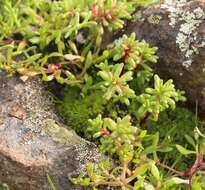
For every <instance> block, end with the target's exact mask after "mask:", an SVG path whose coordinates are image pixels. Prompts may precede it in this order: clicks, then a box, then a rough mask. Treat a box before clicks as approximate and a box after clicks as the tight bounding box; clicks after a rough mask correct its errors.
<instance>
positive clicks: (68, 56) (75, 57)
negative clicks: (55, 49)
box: [64, 54, 80, 61]
mask: <svg viewBox="0 0 205 190" xmlns="http://www.w3.org/2000/svg"><path fill="white" fill-rule="evenodd" d="M64 58H65V59H66V60H69V61H74V60H76V59H80V56H79V55H73V54H65V55H64Z"/></svg>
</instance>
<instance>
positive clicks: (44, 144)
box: [0, 72, 99, 190]
mask: <svg viewBox="0 0 205 190" xmlns="http://www.w3.org/2000/svg"><path fill="white" fill-rule="evenodd" d="M51 99H52V97H51V96H50V95H49V94H48V92H47V91H46V90H45V89H44V87H43V85H42V84H41V82H40V80H38V79H37V80H33V79H32V80H31V81H28V82H26V83H23V82H21V81H20V80H19V79H18V77H7V76H6V75H5V74H4V73H2V72H0V181H1V182H4V183H8V184H9V185H10V187H11V189H12V190H37V189H39V190H48V189H50V188H49V185H48V181H47V174H48V175H49V176H51V177H52V179H53V182H54V183H55V185H56V188H57V189H58V190H77V189H81V188H80V187H74V186H73V185H72V184H71V183H70V182H69V179H68V178H69V176H73V175H74V176H75V175H78V173H79V172H80V171H82V170H83V168H84V166H85V163H86V162H88V161H96V160H98V159H99V154H98V152H97V150H96V148H95V147H94V145H92V144H91V143H88V142H86V141H85V140H83V139H81V138H80V137H79V136H77V135H76V134H75V132H73V131H72V130H67V129H65V128H63V124H62V123H61V121H60V120H59V118H58V117H57V116H56V114H55V112H54V111H53V110H54V109H53V106H52V100H51ZM49 126H50V128H49ZM61 134H62V135H61Z"/></svg>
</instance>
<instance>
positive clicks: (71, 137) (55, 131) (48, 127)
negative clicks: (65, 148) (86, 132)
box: [43, 119, 82, 144]
mask: <svg viewBox="0 0 205 190" xmlns="http://www.w3.org/2000/svg"><path fill="white" fill-rule="evenodd" d="M43 131H44V132H45V133H46V134H47V135H48V136H50V137H52V139H53V140H54V141H56V142H58V143H61V144H68V143H73V142H75V143H76V144H78V143H81V142H82V139H81V138H80V137H79V136H77V135H76V134H75V132H74V131H72V130H68V129H66V128H64V127H62V126H60V125H59V124H57V122H56V121H55V120H53V119H47V120H45V121H44V125H43Z"/></svg>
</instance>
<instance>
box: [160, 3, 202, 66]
mask: <svg viewBox="0 0 205 190" xmlns="http://www.w3.org/2000/svg"><path fill="white" fill-rule="evenodd" d="M186 3H188V1H187V0H178V1H173V0H169V1H166V2H165V4H164V5H163V7H164V8H167V9H168V10H169V11H170V14H169V18H170V23H169V24H170V26H171V27H172V28H176V27H179V32H178V34H177V36H176V44H177V46H178V47H179V49H180V51H181V52H182V54H183V59H184V61H183V66H184V67H186V68H189V67H190V66H191V64H192V62H193V58H194V55H196V54H198V53H199V48H202V47H205V39H203V37H200V35H199V33H198V28H199V27H200V25H201V24H202V23H203V22H204V21H205V12H204V10H203V9H202V8H201V7H197V8H195V9H193V10H188V9H186V8H185V7H184V6H185V5H186Z"/></svg>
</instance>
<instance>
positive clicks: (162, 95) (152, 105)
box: [137, 75, 185, 121]
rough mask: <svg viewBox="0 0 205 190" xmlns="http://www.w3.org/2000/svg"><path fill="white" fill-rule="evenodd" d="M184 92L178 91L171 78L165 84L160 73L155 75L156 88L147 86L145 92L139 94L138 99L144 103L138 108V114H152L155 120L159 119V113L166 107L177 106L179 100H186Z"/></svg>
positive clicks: (141, 115)
mask: <svg viewBox="0 0 205 190" xmlns="http://www.w3.org/2000/svg"><path fill="white" fill-rule="evenodd" d="M182 94H183V92H180V91H177V90H176V89H175V86H174V84H173V81H172V80H171V79H170V80H168V81H167V82H165V83H164V84H163V80H162V79H160V78H159V76H158V75H155V76H154V88H150V87H149V88H146V89H145V93H143V94H141V95H139V96H138V97H137V100H138V101H139V102H140V103H141V104H142V105H141V107H140V108H139V109H138V116H139V117H144V116H145V115H147V114H148V115H150V116H151V118H152V119H153V120H155V121H157V120H158V116H159V113H160V112H162V111H164V110H165V109H167V108H169V107H171V108H172V109H174V108H175V107H176V102H177V101H184V100H185V97H184V96H182Z"/></svg>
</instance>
